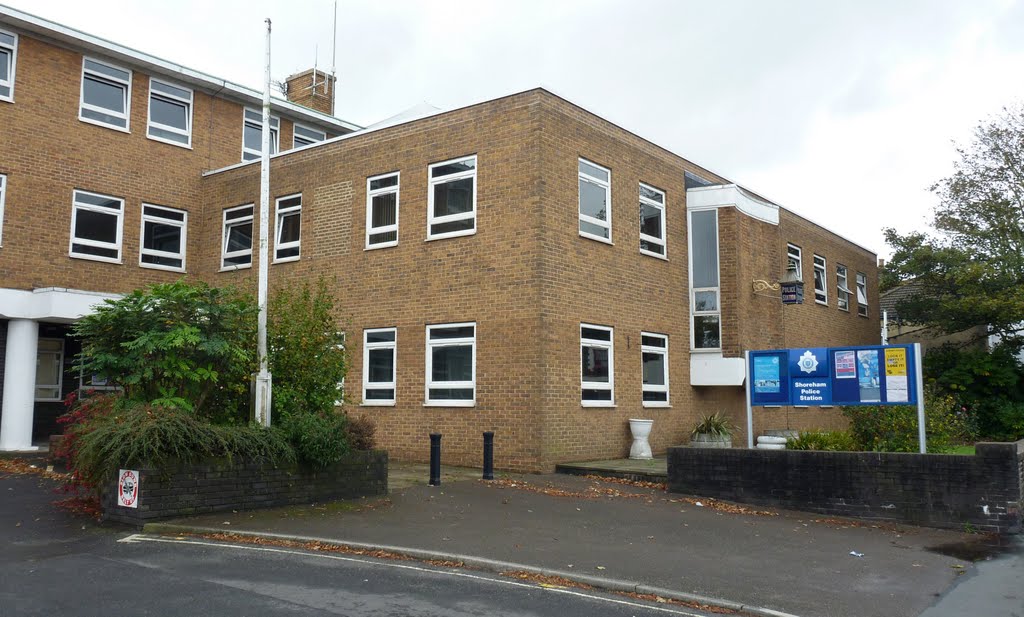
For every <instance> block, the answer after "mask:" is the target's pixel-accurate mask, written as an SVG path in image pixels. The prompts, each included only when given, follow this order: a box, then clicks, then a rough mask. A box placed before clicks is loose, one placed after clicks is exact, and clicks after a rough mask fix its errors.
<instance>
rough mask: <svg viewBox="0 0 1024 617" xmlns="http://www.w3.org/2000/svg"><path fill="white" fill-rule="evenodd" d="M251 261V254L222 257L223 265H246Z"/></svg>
mask: <svg viewBox="0 0 1024 617" xmlns="http://www.w3.org/2000/svg"><path fill="white" fill-rule="evenodd" d="M251 263H252V255H238V256H236V257H227V258H225V259H224V265H225V266H247V265H249V264H251Z"/></svg>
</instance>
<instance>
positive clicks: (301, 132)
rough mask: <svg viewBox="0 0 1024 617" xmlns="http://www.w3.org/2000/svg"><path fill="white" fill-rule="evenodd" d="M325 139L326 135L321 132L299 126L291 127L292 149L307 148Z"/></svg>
mask: <svg viewBox="0 0 1024 617" xmlns="http://www.w3.org/2000/svg"><path fill="white" fill-rule="evenodd" d="M325 139H327V133H325V132H323V131H318V130H317V129H311V128H309V127H308V126H302V125H301V124H293V125H292V148H301V147H302V146H309V145H311V144H315V143H317V142H318V141H324V140H325Z"/></svg>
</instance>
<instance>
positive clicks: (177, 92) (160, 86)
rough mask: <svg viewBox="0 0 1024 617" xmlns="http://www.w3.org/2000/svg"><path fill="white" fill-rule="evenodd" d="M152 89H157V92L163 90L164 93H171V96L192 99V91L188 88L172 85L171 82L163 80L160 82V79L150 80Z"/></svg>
mask: <svg viewBox="0 0 1024 617" xmlns="http://www.w3.org/2000/svg"><path fill="white" fill-rule="evenodd" d="M150 89H151V90H153V91H155V92H163V93H164V94H170V95H171V96H176V97H178V98H179V99H185V100H187V101H191V100H192V93H191V92H189V91H188V90H185V89H183V88H177V87H175V86H172V85H170V84H165V83H162V82H159V81H152V82H150Z"/></svg>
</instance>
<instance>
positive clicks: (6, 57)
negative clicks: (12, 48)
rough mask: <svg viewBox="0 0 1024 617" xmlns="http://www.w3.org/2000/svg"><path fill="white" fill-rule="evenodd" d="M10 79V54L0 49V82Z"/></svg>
mask: <svg viewBox="0 0 1024 617" xmlns="http://www.w3.org/2000/svg"><path fill="white" fill-rule="evenodd" d="M10 78H11V52H9V51H7V50H6V49H0V81H8V80H9V79H10Z"/></svg>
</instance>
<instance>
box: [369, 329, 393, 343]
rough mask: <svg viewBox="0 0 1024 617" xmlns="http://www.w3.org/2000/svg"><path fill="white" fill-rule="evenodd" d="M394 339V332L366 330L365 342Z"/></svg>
mask: <svg viewBox="0 0 1024 617" xmlns="http://www.w3.org/2000/svg"><path fill="white" fill-rule="evenodd" d="M394 340H395V332H394V331H393V330H392V331H388V332H367V333H366V343H367V344H370V343H391V342H394Z"/></svg>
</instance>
